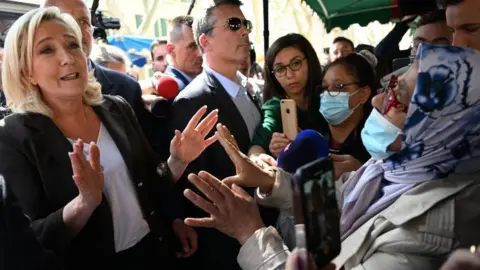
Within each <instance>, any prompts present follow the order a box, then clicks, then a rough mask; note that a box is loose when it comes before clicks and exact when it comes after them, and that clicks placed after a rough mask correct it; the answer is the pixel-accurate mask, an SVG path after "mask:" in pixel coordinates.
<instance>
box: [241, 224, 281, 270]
mask: <svg viewBox="0 0 480 270" xmlns="http://www.w3.org/2000/svg"><path fill="white" fill-rule="evenodd" d="M289 254H290V252H289V251H288V248H287V247H286V246H285V245H284V244H283V241H282V238H281V237H280V235H279V234H278V232H277V230H275V228H273V227H268V228H261V229H259V230H257V231H256V232H255V233H254V234H253V235H252V236H251V237H250V238H249V239H248V241H247V242H246V243H245V244H244V245H243V246H242V248H241V249H240V252H239V253H238V257H237V261H238V264H239V265H240V267H241V268H242V269H243V270H283V269H285V264H286V263H287V258H288V255H289Z"/></svg>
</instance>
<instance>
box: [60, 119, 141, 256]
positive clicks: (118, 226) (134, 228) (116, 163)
mask: <svg viewBox="0 0 480 270" xmlns="http://www.w3.org/2000/svg"><path fill="white" fill-rule="evenodd" d="M69 140H70V141H71V142H74V140H72V139H69ZM97 145H98V148H99V149H100V164H101V165H102V167H103V173H104V176H105V185H104V190H103V192H104V194H105V196H106V198H107V200H108V202H109V205H110V209H111V212H112V219H113V231H114V239H115V251H116V252H119V251H122V250H126V249H128V248H131V247H133V246H134V245H135V244H137V243H138V242H140V240H142V238H143V237H144V236H145V235H147V234H148V233H149V232H150V228H149V227H148V223H147V222H146V221H145V219H144V218H143V214H142V210H141V208H140V204H139V202H138V198H137V194H136V193H135V189H134V186H133V183H132V180H131V179H130V174H129V172H128V168H127V165H126V164H125V161H124V160H123V157H122V155H121V154H120V151H119V150H118V148H117V145H116V144H115V142H114V141H113V139H112V137H111V136H110V133H108V130H107V129H106V128H105V127H104V126H103V124H101V126H100V132H99V135H98V142H97ZM83 151H84V153H85V157H86V158H87V160H89V159H90V153H89V145H88V144H85V145H84V148H83Z"/></svg>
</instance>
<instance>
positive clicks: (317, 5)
mask: <svg viewBox="0 0 480 270" xmlns="http://www.w3.org/2000/svg"><path fill="white" fill-rule="evenodd" d="M303 1H305V2H306V3H307V4H308V5H309V6H310V8H312V9H313V11H315V12H316V13H317V14H318V16H320V18H321V19H322V21H323V22H324V23H325V28H326V29H327V31H328V32H330V31H331V30H332V29H333V28H335V27H340V28H342V29H347V28H348V27H349V26H350V25H351V24H355V23H358V24H360V25H362V26H366V25H367V24H368V23H370V22H373V21H379V22H380V23H387V22H389V21H391V20H392V19H393V18H398V0H303Z"/></svg>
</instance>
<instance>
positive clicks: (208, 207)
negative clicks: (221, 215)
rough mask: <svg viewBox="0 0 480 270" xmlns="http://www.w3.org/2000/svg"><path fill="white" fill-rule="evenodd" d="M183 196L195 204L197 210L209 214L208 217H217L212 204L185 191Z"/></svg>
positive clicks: (191, 192) (215, 209) (216, 209)
mask: <svg viewBox="0 0 480 270" xmlns="http://www.w3.org/2000/svg"><path fill="white" fill-rule="evenodd" d="M183 195H184V196H185V197H186V198H187V199H188V200H189V201H191V202H192V203H193V204H195V205H196V206H197V207H198V208H200V209H202V210H203V211H205V212H207V213H209V214H210V215H214V216H215V215H218V208H217V207H215V205H213V203H211V202H209V201H207V200H205V199H204V198H202V197H200V196H198V195H197V194H196V193H195V192H193V191H191V190H189V189H187V190H185V191H184V192H183Z"/></svg>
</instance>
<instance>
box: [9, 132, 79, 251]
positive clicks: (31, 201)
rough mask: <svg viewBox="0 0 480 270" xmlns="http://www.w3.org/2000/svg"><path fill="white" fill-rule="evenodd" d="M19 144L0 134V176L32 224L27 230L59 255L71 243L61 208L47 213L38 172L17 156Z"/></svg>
mask: <svg viewBox="0 0 480 270" xmlns="http://www.w3.org/2000/svg"><path fill="white" fill-rule="evenodd" d="M21 148H22V147H21V146H20V143H19V142H17V141H16V140H14V139H13V135H11V134H9V133H7V131H6V130H3V131H0V156H2V157H8V159H3V160H2V162H0V172H2V175H3V176H4V177H5V179H6V181H8V185H9V186H10V187H11V189H12V191H13V192H14V193H15V196H16V197H17V198H18V201H19V202H20V206H21V209H22V210H23V211H24V212H25V214H26V215H27V216H28V217H29V218H30V220H31V221H32V223H31V226H32V228H33V229H34V231H35V232H36V235H37V237H38V239H39V241H40V243H42V245H43V246H44V247H45V248H47V249H49V250H52V251H54V252H55V253H57V254H59V253H62V251H64V249H65V247H66V246H67V245H68V244H69V243H70V241H71V240H72V239H73V234H72V232H71V231H70V229H69V228H68V227H67V226H66V225H65V223H64V222H63V207H62V208H60V209H57V210H56V211H55V212H51V211H50V209H49V205H48V202H47V199H46V198H45V196H46V195H45V193H44V192H43V187H42V183H41V181H40V179H39V176H38V171H37V169H36V168H35V167H34V165H33V164H32V163H31V162H30V161H29V160H28V158H27V157H26V156H25V155H24V154H22V153H21V150H20V149H21Z"/></svg>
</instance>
